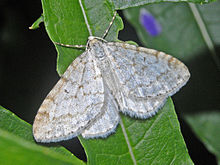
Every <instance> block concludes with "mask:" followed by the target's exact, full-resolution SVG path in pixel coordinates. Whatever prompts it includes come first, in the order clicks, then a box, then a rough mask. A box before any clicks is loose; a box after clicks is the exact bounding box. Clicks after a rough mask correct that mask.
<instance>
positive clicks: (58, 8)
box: [42, 0, 123, 75]
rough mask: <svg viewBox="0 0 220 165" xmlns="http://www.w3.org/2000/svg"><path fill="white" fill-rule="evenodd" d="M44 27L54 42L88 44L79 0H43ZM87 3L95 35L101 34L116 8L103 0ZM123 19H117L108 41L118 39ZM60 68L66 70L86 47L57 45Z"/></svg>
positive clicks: (60, 72)
mask: <svg viewBox="0 0 220 165" xmlns="http://www.w3.org/2000/svg"><path fill="white" fill-rule="evenodd" d="M42 5H43V15H44V22H45V27H46V30H47V32H48V35H49V37H50V38H51V40H52V41H56V42H59V43H62V44H69V45H86V42H87V39H88V36H89V32H88V30H87V27H86V24H85V21H84V17H83V13H82V10H81V8H80V5H79V2H78V0H74V1H73V0H65V1H60V0H42ZM83 5H84V8H85V11H86V14H87V17H88V21H89V24H90V26H91V30H92V34H93V35H94V36H99V37H101V36H102V35H103V34H104V31H105V29H107V26H108V25H109V23H110V21H111V19H112V17H113V13H114V8H113V6H112V5H111V4H109V3H107V2H106V1H103V0H96V1H86V2H85V4H83ZM122 26H123V25H122V22H121V20H120V18H119V17H117V18H116V20H115V22H114V25H113V26H112V28H111V30H110V32H109V34H108V36H107V37H106V39H107V40H116V39H117V35H118V31H119V30H120V29H122ZM56 48H57V51H58V61H57V71H58V73H59V74H60V75H62V74H63V73H64V71H65V70H66V69H67V67H68V66H69V64H70V63H71V62H72V61H73V60H74V59H75V58H76V57H77V56H79V55H80V54H81V53H82V52H84V50H79V49H68V48H65V47H61V46H57V45H56Z"/></svg>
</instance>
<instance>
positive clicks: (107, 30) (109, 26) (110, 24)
mask: <svg viewBox="0 0 220 165" xmlns="http://www.w3.org/2000/svg"><path fill="white" fill-rule="evenodd" d="M116 15H117V11H115V12H114V16H113V17H112V20H111V22H110V23H109V25H108V28H107V29H106V31H105V33H104V34H103V36H102V38H105V36H106V35H107V33H108V32H109V29H110V28H111V26H112V24H113V22H114V20H115V17H116Z"/></svg>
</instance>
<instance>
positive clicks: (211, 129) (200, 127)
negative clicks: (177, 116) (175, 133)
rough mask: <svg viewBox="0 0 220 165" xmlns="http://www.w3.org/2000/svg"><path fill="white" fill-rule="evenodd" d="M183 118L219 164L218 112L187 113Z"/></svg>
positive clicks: (219, 134) (219, 136) (219, 117)
mask: <svg viewBox="0 0 220 165" xmlns="http://www.w3.org/2000/svg"><path fill="white" fill-rule="evenodd" d="M185 119H186V121H187V123H188V124H189V125H190V127H191V128H192V130H193V132H194V133H195V134H196V136H197V137H198V138H199V139H200V140H201V142H202V143H204V145H205V146H206V147H207V149H208V150H209V151H210V152H211V153H213V154H214V155H215V156H216V158H217V159H218V164H219V165H220V113H219V112H217V111H216V112H210V111H208V112H203V113H200V114H195V115H187V116H185Z"/></svg>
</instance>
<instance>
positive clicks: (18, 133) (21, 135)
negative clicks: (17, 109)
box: [0, 106, 83, 164]
mask: <svg viewBox="0 0 220 165" xmlns="http://www.w3.org/2000/svg"><path fill="white" fill-rule="evenodd" d="M0 130H1V133H0V135H1V136H0V138H1V140H0V142H1V143H0V148H4V147H5V146H8V150H7V154H8V156H7V157H6V159H4V160H2V159H1V157H0V164H5V163H1V161H6V160H7V159H11V160H14V161H15V160H16V159H18V158H19V157H14V156H13V152H20V153H23V151H22V150H23V149H24V150H25V152H28V150H30V154H33V156H32V157H33V158H34V157H35V158H34V159H37V157H38V160H41V157H39V155H47V153H48V154H49V155H50V154H53V153H54V152H55V151H56V155H60V156H59V157H63V158H65V159H67V160H68V161H70V162H72V163H79V164H80V163H81V164H83V163H82V161H80V160H78V159H77V158H76V157H75V156H74V155H73V154H71V153H70V152H69V151H68V150H66V149H65V148H64V147H50V150H48V148H46V147H40V146H37V145H36V143H35V141H34V139H33V135H32V127H31V125H30V124H28V123H26V122H25V121H23V120H21V119H20V118H18V117H17V116H16V115H15V114H13V113H12V112H10V111H8V110H6V109H5V108H3V107H1V106H0ZM3 141H4V143H3ZM21 143H22V144H21ZM23 143H25V144H27V145H23ZM13 145H15V148H14V149H13ZM29 145H30V147H28V146H29ZM31 146H33V150H34V151H33V152H31V149H30V148H31ZM38 147H40V148H38ZM6 148H7V147H6ZM25 148H26V149H25ZM35 152H39V153H38V156H37V155H34V154H35ZM40 152H41V153H40ZM4 154H6V149H0V155H1V156H2V155H4ZM21 155H22V154H21ZM21 155H20V158H19V160H20V161H27V160H30V159H31V158H27V157H26V155H23V156H21ZM42 159H44V158H42ZM50 159H53V158H50ZM65 159H64V160H65ZM68 161H67V162H68ZM64 162H65V161H64ZM38 164H39V163H38Z"/></svg>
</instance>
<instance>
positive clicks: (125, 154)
mask: <svg viewBox="0 0 220 165" xmlns="http://www.w3.org/2000/svg"><path fill="white" fill-rule="evenodd" d="M42 3H43V15H44V18H45V19H44V22H45V27H46V30H47V32H48V34H49V36H50V38H51V39H52V41H56V42H59V43H62V44H70V45H76V44H77V45H79V44H83V45H85V44H86V41H87V38H88V36H89V32H88V30H87V27H86V24H85V21H84V18H83V14H82V11H81V8H80V6H79V3H78V1H77V0H75V1H72V0H66V1H58V0H43V1H42ZM83 6H84V9H85V13H86V15H87V17H88V22H89V25H90V27H91V30H92V34H93V35H94V36H98V37H101V36H102V35H103V34H104V32H105V30H106V28H107V27H108V25H109V23H110V21H111V19H112V16H113V12H114V4H113V3H109V1H103V0H95V1H85V2H84V3H83ZM122 27H123V25H122V22H121V19H120V18H119V17H116V20H115V21H114V23H113V26H112V27H111V29H110V32H109V33H108V35H107V37H106V38H105V39H106V40H107V41H117V37H118V31H119V30H120V29H122ZM56 47H57V50H58V54H59V56H58V64H57V65H58V67H57V68H58V73H59V74H62V73H63V72H64V71H65V70H66V68H67V66H68V65H69V64H70V63H71V62H72V61H73V60H74V59H75V58H76V57H77V56H78V55H79V54H81V53H82V52H83V50H78V49H70V48H65V47H61V46H56ZM121 117H122V120H121V126H122V125H123V128H124V129H123V130H124V131H123V130H122V127H121V126H119V127H118V128H117V130H116V133H115V134H113V135H111V136H109V137H108V138H106V139H92V140H85V139H83V138H81V137H80V141H81V143H82V144H83V146H84V149H85V151H86V154H87V157H88V159H87V160H88V162H89V164H114V163H116V164H117V163H118V164H133V163H134V162H136V163H137V164H143V163H144V164H154V163H155V164H158V163H160V164H161V163H162V164H171V163H173V164H174V163H175V164H193V163H192V161H191V159H190V157H189V155H188V153H187V149H186V146H185V143H184V140H183V137H182V135H181V132H180V128H179V123H178V120H177V117H176V114H175V111H174V108H173V104H172V101H171V99H169V101H168V102H167V104H166V105H165V107H164V108H163V109H162V110H160V111H159V113H158V115H156V116H154V117H153V118H150V119H148V120H135V119H131V118H129V117H127V116H124V115H121ZM129 148H130V149H129Z"/></svg>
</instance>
